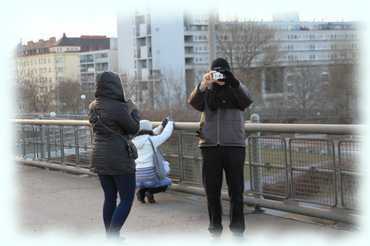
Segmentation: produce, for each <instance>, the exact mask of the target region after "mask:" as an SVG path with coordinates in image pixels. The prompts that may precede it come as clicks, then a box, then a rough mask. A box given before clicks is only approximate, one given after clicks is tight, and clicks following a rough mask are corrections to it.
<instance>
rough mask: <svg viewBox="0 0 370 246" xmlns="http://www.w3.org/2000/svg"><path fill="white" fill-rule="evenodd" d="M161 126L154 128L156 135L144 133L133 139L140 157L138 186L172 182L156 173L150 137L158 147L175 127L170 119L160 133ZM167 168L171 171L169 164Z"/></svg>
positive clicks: (137, 169) (150, 186)
mask: <svg viewBox="0 0 370 246" xmlns="http://www.w3.org/2000/svg"><path fill="white" fill-rule="evenodd" d="M161 128H162V126H158V127H157V128H155V129H154V130H153V133H154V134H155V135H154V136H150V135H148V134H144V135H140V136H137V137H135V138H134V139H133V140H132V142H133V143H134V144H135V146H136V148H137V151H138V158H137V159H136V187H140V188H154V187H159V186H166V185H170V184H171V180H170V179H169V178H168V177H166V178H164V179H162V180H159V179H158V178H157V177H156V175H155V173H156V170H155V166H154V163H153V155H154V152H153V148H152V145H151V143H150V141H149V139H150V140H151V141H152V143H153V145H154V148H158V147H159V146H160V145H162V144H163V143H164V142H166V141H167V139H169V138H170V137H171V135H172V132H173V128H174V126H173V121H169V122H168V123H167V125H166V126H165V128H164V129H163V131H162V132H161V133H160V134H158V133H159V132H160V130H161ZM163 164H164V163H163ZM167 164H168V163H167ZM164 165H165V164H164ZM165 169H167V172H169V168H168V167H167V166H165Z"/></svg>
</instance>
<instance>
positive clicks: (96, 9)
mask: <svg viewBox="0 0 370 246" xmlns="http://www.w3.org/2000/svg"><path fill="white" fill-rule="evenodd" d="M129 2H131V3H127V1H122V0H121V1H116V0H104V1H102V0H90V1H76V0H64V1H42V0H33V1H21V4H20V3H19V1H18V2H17V1H15V2H9V3H7V4H6V5H9V6H8V8H7V9H10V10H11V11H10V12H8V11H6V12H5V15H7V14H8V15H9V18H10V19H11V21H12V22H11V23H12V30H11V31H12V34H13V35H14V37H15V38H16V39H17V40H20V39H22V40H23V41H27V40H35V41H36V40H38V39H40V38H43V39H46V38H48V37H50V36H56V37H57V38H60V37H61V35H62V34H63V32H65V33H66V34H67V36H80V35H83V34H85V35H93V34H98V35H107V36H116V33H117V31H116V28H117V23H116V19H117V14H118V13H119V12H120V13H126V12H128V11H130V10H132V9H134V8H135V7H142V6H144V5H146V4H147V5H151V6H152V7H154V8H159V9H161V10H163V14H164V15H168V14H169V13H171V9H172V8H180V7H185V8H188V9H191V10H193V11H196V10H205V9H209V8H211V7H213V8H216V9H217V8H218V10H219V13H220V15H221V16H235V15H238V16H244V17H245V18H247V19H254V20H261V19H263V20H271V18H272V16H273V15H274V14H281V13H286V12H298V13H299V16H300V19H301V20H317V21H319V20H327V21H340V20H345V21H350V20H356V21H357V20H362V18H364V17H365V16H366V14H367V13H365V10H366V9H368V8H367V7H365V6H366V1H357V0H351V1H348V0H347V1H338V0H337V1H332V0H309V1H298V0H294V1H293V0H279V1H266V0H256V1H250V0H248V1H242V0H223V1H217V0H212V1H211V0H205V1H204V0H203V1H200V0H197V1H196V0H187V1H185V0H181V1H170V0H157V1H155V4H153V1H146V0H135V1H129ZM132 2H134V3H132ZM174 3H175V4H174ZM364 4H365V5H364ZM2 14H4V13H2Z"/></svg>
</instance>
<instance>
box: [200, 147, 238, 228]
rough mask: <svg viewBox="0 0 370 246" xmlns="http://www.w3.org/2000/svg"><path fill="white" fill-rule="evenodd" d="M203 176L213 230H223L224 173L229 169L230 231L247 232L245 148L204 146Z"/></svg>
mask: <svg viewBox="0 0 370 246" xmlns="http://www.w3.org/2000/svg"><path fill="white" fill-rule="evenodd" d="M201 150H202V156H203V168H202V178H203V185H204V188H205V191H206V196H207V203H208V214H209V221H210V225H209V228H208V230H209V231H210V232H212V233H218V232H221V231H222V217H221V215H222V209H221V208H222V207H221V187H222V173H223V171H225V176H226V183H227V187H228V192H229V197H230V226H229V227H230V230H231V231H233V232H237V233H240V232H244V230H245V221H244V212H243V207H244V204H243V192H244V172H243V170H244V160H245V148H244V147H230V146H219V147H203V148H201Z"/></svg>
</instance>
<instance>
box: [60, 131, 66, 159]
mask: <svg viewBox="0 0 370 246" xmlns="http://www.w3.org/2000/svg"><path fill="white" fill-rule="evenodd" d="M59 136H60V138H59V139H60V160H61V163H62V164H65V163H64V128H63V126H60V128H59Z"/></svg>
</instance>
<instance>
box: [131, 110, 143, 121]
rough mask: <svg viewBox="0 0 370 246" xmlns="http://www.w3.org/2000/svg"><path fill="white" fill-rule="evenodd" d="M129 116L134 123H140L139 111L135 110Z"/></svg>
mask: <svg viewBox="0 0 370 246" xmlns="http://www.w3.org/2000/svg"><path fill="white" fill-rule="evenodd" d="M130 115H131V117H132V118H133V119H134V120H135V121H137V122H140V120H141V117H140V114H139V111H138V110H137V109H134V110H132V112H131V114H130Z"/></svg>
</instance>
